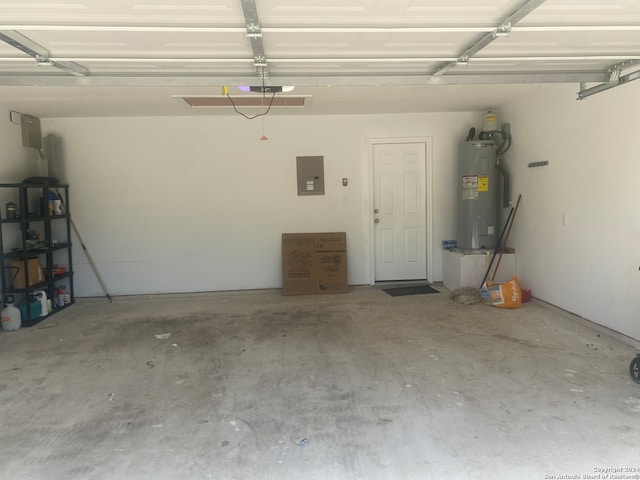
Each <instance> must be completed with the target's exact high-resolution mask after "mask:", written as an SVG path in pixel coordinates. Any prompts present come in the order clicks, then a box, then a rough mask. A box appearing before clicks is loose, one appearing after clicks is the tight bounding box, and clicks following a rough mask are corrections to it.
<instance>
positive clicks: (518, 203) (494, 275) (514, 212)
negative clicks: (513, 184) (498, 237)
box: [491, 194, 522, 282]
mask: <svg viewBox="0 0 640 480" xmlns="http://www.w3.org/2000/svg"><path fill="white" fill-rule="evenodd" d="M521 198H522V194H520V195H518V201H517V202H516V208H514V209H513V216H512V217H511V223H510V224H509V230H507V236H506V237H505V239H504V244H503V245H502V246H501V247H500V256H499V257H498V263H496V269H495V270H494V271H493V275H492V276H491V281H492V282H493V280H494V279H495V278H496V273H497V272H498V267H499V266H500V260H502V254H503V253H504V247H505V246H506V245H507V242H508V241H509V234H510V233H511V227H513V221H514V220H515V219H516V213H518V207H519V206H520V199H521Z"/></svg>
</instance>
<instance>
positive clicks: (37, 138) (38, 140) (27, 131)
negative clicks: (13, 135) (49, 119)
mask: <svg viewBox="0 0 640 480" xmlns="http://www.w3.org/2000/svg"><path fill="white" fill-rule="evenodd" d="M21 123H22V146H23V147H31V148H35V149H40V148H42V133H41V132H40V119H39V118H37V117H32V116H31V115H24V114H23V115H22V119H21Z"/></svg>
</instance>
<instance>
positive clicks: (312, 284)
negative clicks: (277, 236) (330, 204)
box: [282, 232, 349, 295]
mask: <svg viewBox="0 0 640 480" xmlns="http://www.w3.org/2000/svg"><path fill="white" fill-rule="evenodd" d="M346 250H347V236H346V233H345V232H331V233H283V234H282V294H283V295H313V294H316V293H318V294H327V293H346V292H348V290H349V289H348V284H347V251H346Z"/></svg>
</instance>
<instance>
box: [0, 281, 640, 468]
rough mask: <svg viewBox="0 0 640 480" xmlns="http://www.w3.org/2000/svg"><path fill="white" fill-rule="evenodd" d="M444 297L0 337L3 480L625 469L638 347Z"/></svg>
mask: <svg viewBox="0 0 640 480" xmlns="http://www.w3.org/2000/svg"><path fill="white" fill-rule="evenodd" d="M439 288H440V289H441V290H442V291H443V292H445V293H444V294H430V295H417V296H409V297H390V296H388V295H387V294H385V293H384V292H383V291H381V290H379V289H376V288H369V287H361V288H354V289H352V291H351V293H349V294H346V295H333V296H318V297H315V296H307V297H283V296H281V295H280V292H279V291H257V292H233V293H212V294H197V295H196V294H194V295H171V296H154V297H122V298H116V299H114V302H113V303H112V304H109V303H108V302H107V301H106V300H104V299H80V300H79V302H78V303H77V304H76V305H74V306H73V307H72V308H70V309H68V310H66V311H64V312H61V313H60V314H58V315H56V316H54V317H51V318H50V319H47V320H45V321H44V322H42V323H40V324H39V325H37V326H35V327H32V328H28V329H21V330H19V331H17V332H11V333H2V334H0V349H1V351H0V423H1V425H2V426H1V428H0V451H1V456H0V458H1V460H0V478H2V479H13V480H16V479H30V480H33V479H47V480H55V479H65V480H69V479H132V480H138V479H154V480H163V479H184V480H187V479H189V480H193V479H229V480H231V479H282V480H294V479H295V480H301V479H303V480H312V479H323V480H324V479H478V480H486V479H541V480H542V479H550V478H597V477H595V476H594V477H588V475H596V474H597V469H602V470H605V469H609V468H616V469H618V468H627V469H634V468H635V469H637V468H638V467H640V458H639V454H638V452H640V449H639V445H640V385H637V384H635V383H633V382H632V381H631V379H630V378H629V375H628V365H629V362H630V361H631V359H632V358H633V356H634V354H635V353H636V349H635V348H634V346H632V345H629V344H628V343H625V342H623V341H622V340H621V339H620V338H617V337H616V336H615V335H612V334H611V333H609V332H607V331H605V330H603V329H598V328H595V327H594V326H592V325H591V324H588V323H587V322H584V321H582V320H580V319H578V318H576V317H574V316H572V315H570V314H567V313H565V312H562V311H559V310H557V309H555V308H553V307H550V306H547V305H545V304H543V303H541V302H536V301H534V302H532V303H528V304H525V305H524V307H523V308H522V309H520V310H512V311H506V310H500V309H495V308H492V307H488V306H485V305H461V304H457V303H455V302H453V301H452V300H450V299H449V296H448V291H447V290H446V289H445V288H443V287H439ZM168 333H170V334H171V336H170V337H169V338H166V339H162V338H157V337H156V335H162V334H168ZM609 473H611V472H609ZM625 473H626V474H628V475H637V476H636V477H635V478H640V476H638V474H640V472H638V471H637V470H636V471H635V472H633V471H631V472H624V471H622V472H620V473H616V474H615V475H621V474H625ZM571 475H574V476H575V475H577V477H574V476H571ZM601 478H605V477H604V475H602V476H601ZM608 478H609V479H613V478H634V477H632V476H629V477H622V476H620V477H615V476H613V475H610V476H609V477H608Z"/></svg>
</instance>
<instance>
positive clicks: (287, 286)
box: [282, 233, 316, 295]
mask: <svg viewBox="0 0 640 480" xmlns="http://www.w3.org/2000/svg"><path fill="white" fill-rule="evenodd" d="M314 251H315V237H314V236H313V234H303V233H283V234H282V293H283V294H284V295H309V294H313V293H315V291H316V282H315V277H314V275H313V272H312V256H313V252H314Z"/></svg>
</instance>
